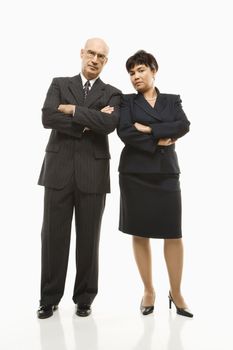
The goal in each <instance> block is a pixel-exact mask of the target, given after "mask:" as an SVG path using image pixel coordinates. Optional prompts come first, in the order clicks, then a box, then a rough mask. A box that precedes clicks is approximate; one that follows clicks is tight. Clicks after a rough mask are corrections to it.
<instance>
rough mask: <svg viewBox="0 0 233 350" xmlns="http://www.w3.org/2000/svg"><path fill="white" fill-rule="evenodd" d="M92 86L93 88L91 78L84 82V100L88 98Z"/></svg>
mask: <svg viewBox="0 0 233 350" xmlns="http://www.w3.org/2000/svg"><path fill="white" fill-rule="evenodd" d="M90 88H91V83H90V81H89V80H87V81H86V83H85V84H84V86H83V92H84V100H85V99H86V97H87V95H88V93H89V91H90Z"/></svg>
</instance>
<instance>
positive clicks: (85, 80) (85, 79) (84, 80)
mask: <svg viewBox="0 0 233 350" xmlns="http://www.w3.org/2000/svg"><path fill="white" fill-rule="evenodd" d="M80 75H81V79H82V83H83V87H84V85H85V84H86V82H87V78H85V77H84V75H83V74H82V73H80ZM98 78H99V77H97V78H95V79H92V80H89V82H90V84H91V88H92V86H93V84H94V82H95V81H96V80H97V79H98Z"/></svg>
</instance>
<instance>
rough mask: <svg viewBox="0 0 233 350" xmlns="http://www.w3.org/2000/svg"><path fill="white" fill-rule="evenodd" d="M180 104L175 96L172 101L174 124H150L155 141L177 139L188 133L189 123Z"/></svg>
mask: <svg viewBox="0 0 233 350" xmlns="http://www.w3.org/2000/svg"><path fill="white" fill-rule="evenodd" d="M181 102H182V101H181V99H180V96H179V95H177V96H176V100H175V101H174V113H175V118H174V122H167V123H166V122H165V123H153V124H150V127H151V128H152V135H153V137H154V138H155V139H160V138H167V137H169V138H170V137H171V138H176V139H178V138H180V137H182V136H184V135H185V134H186V133H187V132H189V125H190V122H189V120H188V119H187V117H186V115H185V113H184V111H183V108H182V105H181Z"/></svg>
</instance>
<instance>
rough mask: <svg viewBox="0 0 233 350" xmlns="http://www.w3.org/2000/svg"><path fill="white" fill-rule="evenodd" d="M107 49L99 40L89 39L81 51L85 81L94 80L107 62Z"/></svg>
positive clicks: (103, 42)
mask: <svg viewBox="0 0 233 350" xmlns="http://www.w3.org/2000/svg"><path fill="white" fill-rule="evenodd" d="M108 52H109V48H108V45H107V44H106V42H105V41H104V40H103V39H101V38H90V39H88V40H87V41H86V43H85V46H84V48H83V49H82V50H81V53H80V56H81V59H82V73H83V75H84V76H85V77H86V79H88V80H90V79H95V78H97V77H98V76H99V74H100V73H101V71H102V69H103V67H104V66H105V64H106V63H107V61H108Z"/></svg>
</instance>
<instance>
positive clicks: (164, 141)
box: [157, 138, 176, 146]
mask: <svg viewBox="0 0 233 350" xmlns="http://www.w3.org/2000/svg"><path fill="white" fill-rule="evenodd" d="M175 142H176V139H171V138H167V139H159V141H158V143H157V145H159V146H171V145H173V144H174V143H175Z"/></svg>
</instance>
